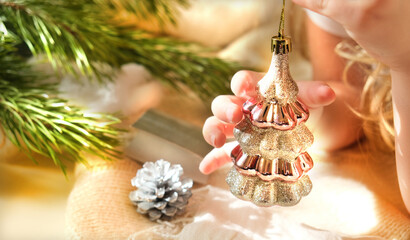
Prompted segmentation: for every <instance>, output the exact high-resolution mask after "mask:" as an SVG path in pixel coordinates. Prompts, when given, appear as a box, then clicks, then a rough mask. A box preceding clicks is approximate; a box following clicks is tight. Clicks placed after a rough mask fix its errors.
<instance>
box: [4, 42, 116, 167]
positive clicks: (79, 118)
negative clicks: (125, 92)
mask: <svg viewBox="0 0 410 240" xmlns="http://www.w3.org/2000/svg"><path fill="white" fill-rule="evenodd" d="M0 37H1V39H2V40H3V41H2V43H1V44H0V127H1V128H2V129H3V131H4V133H5V134H6V136H7V137H8V138H9V139H10V140H11V141H12V142H13V143H14V144H15V145H17V146H18V147H20V148H21V149H23V150H25V151H26V152H27V154H28V155H29V156H31V155H32V153H33V152H35V153H38V154H41V155H44V156H47V157H49V158H51V159H53V161H54V163H55V164H56V165H57V166H59V167H60V168H61V169H62V170H63V171H64V172H65V167H64V164H63V161H62V160H68V161H84V160H85V159H84V152H88V153H91V154H93V155H96V156H99V157H101V158H104V159H110V158H116V157H117V156H118V155H119V152H118V151H117V150H116V149H115V148H116V147H117V146H119V145H120V140H119V139H118V136H119V133H120V132H121V130H120V129H118V128H115V127H114V126H113V125H114V124H117V123H119V122H120V120H119V119H117V118H115V117H113V116H110V115H106V114H86V113H84V109H81V108H79V107H76V106H72V105H70V104H68V103H67V101H66V100H64V99H61V98H59V97H57V95H56V94H57V91H56V88H55V85H52V84H39V82H41V81H42V79H39V78H40V77H41V76H40V75H39V74H38V73H36V72H34V71H32V70H31V68H30V66H28V65H27V64H26V63H25V62H24V61H23V60H22V59H21V58H20V57H18V56H17V55H16V54H15V53H16V49H15V48H14V44H15V42H13V41H10V39H7V37H5V36H1V35H0ZM44 77H45V76H44ZM33 160H34V159H33Z"/></svg>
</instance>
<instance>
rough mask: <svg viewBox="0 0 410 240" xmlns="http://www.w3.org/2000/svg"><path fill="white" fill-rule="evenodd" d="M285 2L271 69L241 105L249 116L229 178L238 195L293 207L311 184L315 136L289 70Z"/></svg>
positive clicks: (239, 132) (240, 131)
mask: <svg viewBox="0 0 410 240" xmlns="http://www.w3.org/2000/svg"><path fill="white" fill-rule="evenodd" d="M284 5H285V1H284V2H283V9H282V18H281V24H280V27H279V34H278V36H276V37H273V38H272V52H273V57H272V63H271V66H270V68H269V71H268V72H267V74H266V75H265V76H264V77H263V78H262V79H261V80H260V81H259V82H258V84H257V88H256V91H257V94H258V95H257V97H255V98H252V99H249V100H247V101H246V102H245V104H244V105H243V109H242V110H243V112H244V115H245V117H244V119H243V120H242V121H241V122H240V123H238V124H237V125H236V127H235V129H234V136H235V138H236V139H237V140H238V142H239V145H238V146H237V147H235V148H234V149H233V151H232V153H231V157H232V160H233V162H234V166H233V168H232V169H231V170H230V172H229V173H228V176H227V178H226V181H227V183H228V185H229V187H230V190H231V192H232V193H233V194H234V195H235V196H237V197H238V198H241V199H244V200H248V201H251V202H253V203H254V204H256V205H258V206H273V205H280V206H292V205H295V204H297V203H298V202H299V201H300V199H301V198H302V197H303V196H306V195H307V194H309V192H310V190H311V188H312V183H311V181H310V179H309V177H308V176H307V175H306V173H307V172H308V171H309V170H310V169H311V168H312V167H313V161H312V159H311V157H310V156H309V154H308V153H307V152H306V149H307V148H308V147H309V146H310V145H311V144H312V143H313V135H312V133H311V132H310V131H309V129H308V128H307V127H306V126H305V125H304V123H305V121H306V120H307V119H308V117H309V111H308V109H307V108H306V107H305V106H304V105H303V103H301V102H300V101H299V100H298V99H297V94H298V87H297V84H296V82H295V81H294V80H293V79H292V77H291V75H290V72H289V56H288V54H289V52H290V51H291V40H290V38H288V37H285V36H284V35H283V33H284V27H283V26H284Z"/></svg>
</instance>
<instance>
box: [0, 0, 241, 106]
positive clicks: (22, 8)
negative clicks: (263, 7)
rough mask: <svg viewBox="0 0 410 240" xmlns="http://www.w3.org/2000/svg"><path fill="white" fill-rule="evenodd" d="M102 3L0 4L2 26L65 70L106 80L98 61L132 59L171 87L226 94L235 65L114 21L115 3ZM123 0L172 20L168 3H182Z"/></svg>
mask: <svg viewBox="0 0 410 240" xmlns="http://www.w3.org/2000/svg"><path fill="white" fill-rule="evenodd" d="M107 1H108V0H70V1H65V0H54V1H49V0H19V1H17V0H14V1H11V0H10V1H5V2H3V3H1V2H0V11H2V12H3V16H4V17H5V18H3V21H5V24H6V26H10V27H9V31H14V32H15V33H16V35H17V36H19V37H20V38H21V39H22V40H23V41H25V43H26V44H27V46H28V47H29V48H30V50H31V52H33V53H34V54H38V53H45V54H47V56H48V58H49V60H50V62H51V63H52V64H53V66H55V67H56V68H62V69H65V71H66V72H68V73H70V74H74V75H78V74H82V75H86V76H89V77H91V76H93V75H96V76H97V77H98V79H100V80H101V79H106V78H104V77H102V76H105V77H107V76H111V75H112V72H104V71H105V70H106V69H107V68H104V67H101V65H104V64H107V65H109V66H111V67H114V68H119V67H120V66H121V65H123V64H126V63H130V62H135V63H138V64H142V65H144V66H145V67H146V68H147V69H148V70H149V71H150V72H151V73H152V74H153V75H155V76H156V77H157V78H158V79H160V80H161V81H163V82H164V83H167V84H170V85H172V86H174V87H178V85H179V84H180V83H182V84H184V85H187V86H188V87H190V88H191V89H193V90H194V91H195V92H196V93H197V94H198V95H199V96H200V97H202V98H203V99H209V98H210V97H214V96H216V95H219V94H223V93H227V92H229V84H228V82H229V78H230V76H231V75H232V74H233V72H234V71H236V70H237V69H238V66H237V65H235V64H233V63H229V62H226V61H223V60H221V59H218V58H215V57H205V56H202V55H201V52H203V51H204V48H201V47H199V46H198V45H195V44H189V43H184V42H181V41H178V40H175V39H171V38H167V37H158V36H155V35H153V34H151V33H148V32H144V31H141V30H136V29H134V28H133V27H131V26H123V25H121V24H118V23H116V22H115V21H114V16H112V15H111V16H110V13H113V12H114V11H113V9H115V6H112V5H110V4H101V2H107ZM116 2H117V3H121V2H127V1H125V0H122V1H121V0H120V1H116ZM129 2H137V3H135V4H131V3H129V4H130V5H131V6H132V7H133V8H132V9H134V11H135V12H137V10H136V9H140V11H139V12H138V13H139V14H140V15H142V16H145V15H147V14H154V15H155V14H158V16H162V15H164V16H168V17H158V18H159V19H162V20H170V19H174V17H173V15H172V14H173V12H174V11H173V10H172V9H174V8H172V7H171V6H173V5H172V4H177V3H185V1H182V0H174V1H170V3H166V2H165V1H164V0H156V1H148V0H140V1H129ZM11 3H12V4H11ZM156 4H157V5H156ZM142 6H144V7H142ZM165 6H167V7H165ZM174 7H175V6H174ZM129 8H131V7H129ZM132 9H131V10H132ZM141 9H143V10H141ZM144 9H145V10H144ZM161 14H162V15H161ZM4 19H6V20H4ZM77 69H79V71H80V73H79V72H78V71H77ZM110 69H111V68H110Z"/></svg>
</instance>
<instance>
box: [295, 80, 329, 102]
mask: <svg viewBox="0 0 410 240" xmlns="http://www.w3.org/2000/svg"><path fill="white" fill-rule="evenodd" d="M298 87H299V95H298V97H299V99H300V100H301V101H302V102H303V103H304V104H305V105H306V106H307V107H309V108H319V107H324V106H327V105H329V104H331V103H332V102H334V101H335V99H336V94H335V92H334V91H333V89H332V88H330V87H329V85H327V84H326V83H323V82H320V81H306V82H298Z"/></svg>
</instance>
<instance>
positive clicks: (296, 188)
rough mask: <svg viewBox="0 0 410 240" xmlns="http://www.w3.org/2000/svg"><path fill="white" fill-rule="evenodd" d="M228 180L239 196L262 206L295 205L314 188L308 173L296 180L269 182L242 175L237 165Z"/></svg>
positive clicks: (232, 189)
mask: <svg viewBox="0 0 410 240" xmlns="http://www.w3.org/2000/svg"><path fill="white" fill-rule="evenodd" d="M226 182H227V183H228V185H229V186H230V191H231V193H232V194H233V195H235V196H236V197H237V198H240V199H243V200H246V201H251V202H252V203H254V204H256V205H257V206H260V207H270V206H273V205H280V206H294V205H296V204H297V203H298V202H299V201H300V199H301V198H302V197H304V196H306V195H308V194H309V192H310V190H311V189H312V182H311V181H310V179H309V176H307V175H305V176H303V177H302V178H300V179H299V180H298V181H296V182H285V181H270V182H267V181H263V180H262V179H260V178H259V177H252V176H245V175H242V174H240V173H239V172H238V170H237V169H236V167H235V166H234V167H232V168H231V170H230V171H229V173H228V175H227V177H226Z"/></svg>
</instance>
